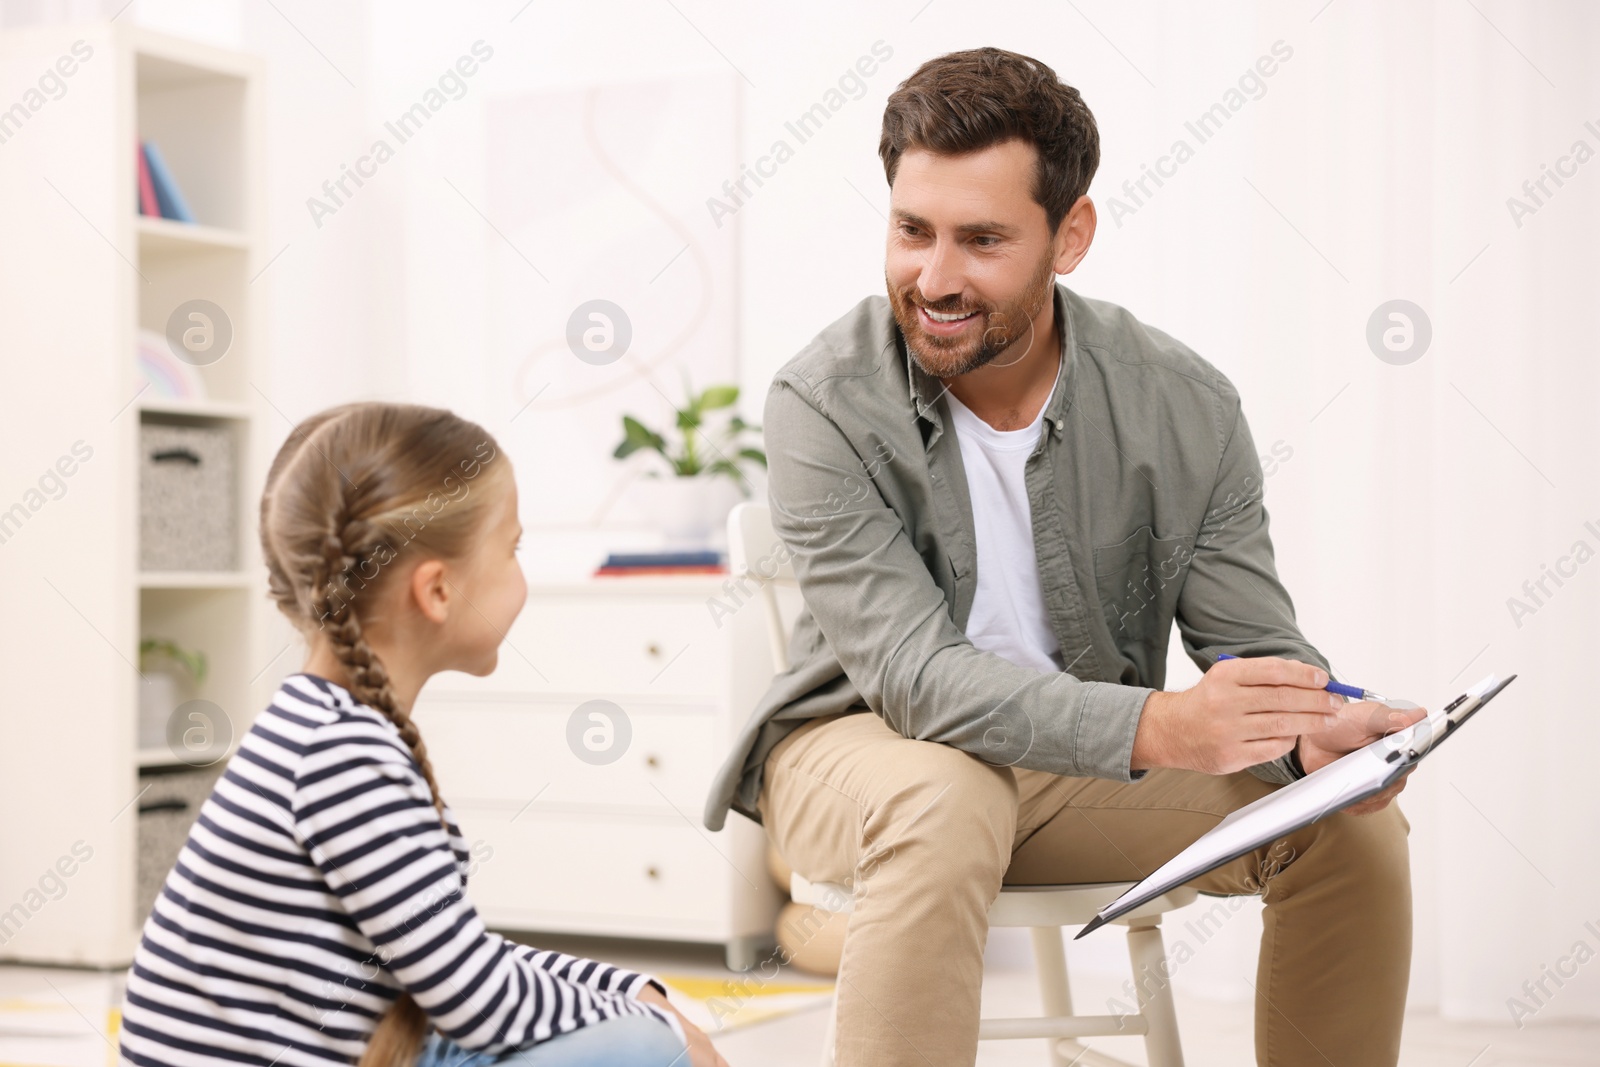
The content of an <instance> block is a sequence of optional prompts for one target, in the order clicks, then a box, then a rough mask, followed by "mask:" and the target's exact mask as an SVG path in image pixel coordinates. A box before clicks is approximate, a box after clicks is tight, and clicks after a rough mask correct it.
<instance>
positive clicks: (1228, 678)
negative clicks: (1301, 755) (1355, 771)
mask: <svg viewBox="0 0 1600 1067" xmlns="http://www.w3.org/2000/svg"><path fill="white" fill-rule="evenodd" d="M1327 684H1328V672H1327V671H1324V670H1322V669H1321V668H1319V667H1313V666H1312V665H1311V664H1309V663H1297V662H1295V661H1294V660H1287V659H1279V658H1277V657H1275V656H1261V657H1256V658H1253V659H1230V660H1223V661H1221V662H1220V663H1217V664H1216V665H1215V666H1213V667H1212V668H1211V669H1210V670H1209V671H1207V672H1206V673H1205V674H1204V675H1203V676H1202V677H1201V679H1200V681H1199V682H1198V683H1196V684H1195V686H1194V687H1193V688H1191V689H1185V690H1183V691H1182V692H1178V693H1151V694H1150V698H1149V699H1148V700H1146V701H1145V704H1144V711H1143V712H1142V713H1141V714H1140V716H1139V729H1138V731H1137V733H1135V734H1134V738H1133V758H1132V760H1131V761H1130V762H1129V768H1130V769H1132V770H1136V771H1137V770H1144V769H1146V768H1150V767H1179V768H1182V769H1185V770H1192V771H1203V772H1204V773H1206V774H1231V773H1233V772H1234V771H1242V770H1244V769H1245V768H1246V767H1253V766H1255V765H1256V764H1258V763H1267V762H1269V761H1271V760H1275V759H1277V758H1278V757H1279V756H1282V755H1285V754H1286V753H1288V752H1289V750H1290V749H1292V748H1294V746H1295V741H1296V739H1297V738H1298V737H1299V735H1301V734H1315V733H1320V732H1322V731H1323V730H1327V729H1330V728H1331V727H1333V726H1335V725H1337V724H1338V722H1339V716H1338V714H1337V713H1336V709H1338V708H1340V707H1341V706H1343V704H1344V701H1343V700H1342V699H1341V698H1339V697H1337V696H1335V695H1333V694H1332V693H1329V692H1327V691H1326V690H1324V689H1323V688H1322V687H1323V686H1325V685H1327Z"/></svg>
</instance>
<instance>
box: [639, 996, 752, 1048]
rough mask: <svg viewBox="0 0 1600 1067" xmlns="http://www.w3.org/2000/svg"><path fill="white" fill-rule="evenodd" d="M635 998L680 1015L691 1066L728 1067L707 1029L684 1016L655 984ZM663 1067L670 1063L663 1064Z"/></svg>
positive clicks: (679, 1018) (679, 1023) (679, 1021)
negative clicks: (687, 1041) (687, 1043)
mask: <svg viewBox="0 0 1600 1067" xmlns="http://www.w3.org/2000/svg"><path fill="white" fill-rule="evenodd" d="M633 999H635V1000H638V1001H642V1002H643V1003H645V1004H654V1005H655V1006H656V1007H658V1008H662V1009H664V1010H666V1011H670V1012H671V1013H672V1014H674V1015H676V1016H677V1017H678V1025H679V1026H681V1027H683V1036H684V1037H686V1038H688V1040H689V1067H728V1061H727V1060H725V1059H723V1058H722V1054H721V1053H720V1052H718V1051H717V1050H716V1047H715V1046H714V1045H712V1044H711V1039H710V1038H709V1037H707V1036H706V1035H705V1031H703V1030H701V1029H700V1028H699V1027H698V1026H696V1025H695V1024H694V1023H692V1022H690V1021H689V1020H688V1019H686V1018H684V1015H683V1012H681V1011H679V1010H678V1009H677V1008H674V1007H673V1006H672V1002H671V1001H669V1000H668V999H667V998H666V997H664V996H662V995H661V992H660V991H659V990H657V989H656V987H655V986H653V985H650V986H645V987H644V989H642V990H640V991H639V992H638V993H637V994H635V995H634V998H633ZM661 1067H669V1065H668V1064H662V1065H661ZM670 1067H680V1065H679V1064H672V1065H670Z"/></svg>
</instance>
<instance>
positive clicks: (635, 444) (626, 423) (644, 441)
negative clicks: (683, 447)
mask: <svg viewBox="0 0 1600 1067" xmlns="http://www.w3.org/2000/svg"><path fill="white" fill-rule="evenodd" d="M622 431H623V434H624V436H623V438H622V443H621V444H619V445H617V449H616V451H615V452H613V453H611V454H612V455H613V456H615V457H616V458H617V459H627V458H628V457H629V456H631V455H633V454H634V453H635V452H637V451H639V449H641V448H649V449H653V450H655V451H657V452H660V453H661V454H662V455H663V456H665V455H666V454H667V442H666V440H665V439H664V438H663V437H662V436H661V435H660V434H658V433H656V432H655V431H654V430H652V429H650V428H649V427H647V426H645V424H644V423H642V422H640V421H639V420H638V419H636V418H634V417H633V416H632V415H624V416H622Z"/></svg>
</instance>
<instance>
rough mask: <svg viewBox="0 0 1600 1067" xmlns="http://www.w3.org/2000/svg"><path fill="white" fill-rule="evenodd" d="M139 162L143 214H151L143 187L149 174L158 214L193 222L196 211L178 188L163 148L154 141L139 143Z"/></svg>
mask: <svg viewBox="0 0 1600 1067" xmlns="http://www.w3.org/2000/svg"><path fill="white" fill-rule="evenodd" d="M139 162H140V168H139V177H140V186H141V195H140V212H141V214H146V215H148V214H150V212H148V211H146V210H145V204H144V197H143V189H142V187H143V182H144V178H145V176H146V175H147V174H148V176H149V178H150V185H151V188H152V190H153V191H154V193H155V201H156V214H158V215H159V216H160V217H161V218H164V219H172V220H174V221H176V222H193V221H194V220H195V219H194V212H193V211H191V210H189V201H188V200H186V199H184V195H183V191H182V190H181V189H179V188H178V182H177V179H175V178H174V177H173V176H172V170H171V168H169V167H168V166H167V160H166V157H165V156H163V155H162V154H161V149H159V148H157V147H156V145H155V142H154V141H141V142H140V143H139Z"/></svg>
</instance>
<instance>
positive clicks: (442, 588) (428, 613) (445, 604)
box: [411, 559, 454, 626]
mask: <svg viewBox="0 0 1600 1067" xmlns="http://www.w3.org/2000/svg"><path fill="white" fill-rule="evenodd" d="M453 592H454V591H453V590H452V589H451V588H450V582H449V581H448V580H447V579H446V578H445V574H444V561H443V560H439V559H428V560H423V561H422V562H421V563H419V564H417V566H416V567H415V568H414V569H413V570H412V571H411V599H412V601H413V602H415V603H416V605H417V609H418V610H419V611H421V612H422V614H423V617H424V618H426V619H427V620H428V621H429V622H431V623H434V624H436V625H440V626H442V625H444V622H445V620H446V619H448V618H449V617H450V602H451V595H452V593H453Z"/></svg>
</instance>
